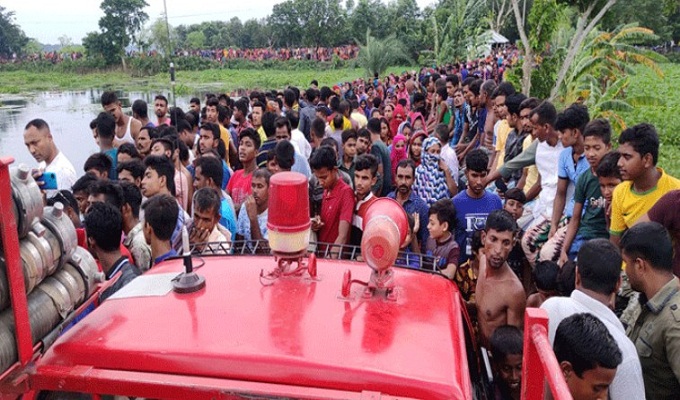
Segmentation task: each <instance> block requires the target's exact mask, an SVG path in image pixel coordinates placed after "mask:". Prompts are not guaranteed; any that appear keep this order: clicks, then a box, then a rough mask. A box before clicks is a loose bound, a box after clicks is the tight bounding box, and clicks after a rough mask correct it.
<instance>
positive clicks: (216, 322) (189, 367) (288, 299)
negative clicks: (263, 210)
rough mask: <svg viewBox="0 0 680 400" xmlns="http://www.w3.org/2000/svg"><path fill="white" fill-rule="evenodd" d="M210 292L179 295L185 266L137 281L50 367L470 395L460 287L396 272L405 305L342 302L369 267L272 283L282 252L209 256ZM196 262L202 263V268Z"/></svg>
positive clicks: (167, 267) (324, 269)
mask: <svg viewBox="0 0 680 400" xmlns="http://www.w3.org/2000/svg"><path fill="white" fill-rule="evenodd" d="M203 260H204V261H205V264H204V265H203V266H202V267H201V268H199V269H198V270H197V272H198V273H199V274H201V275H202V276H204V277H205V279H206V287H205V288H204V289H202V290H200V291H198V292H196V293H192V294H177V293H175V292H173V291H171V290H169V289H168V288H171V283H170V281H171V279H172V278H173V277H174V276H176V275H177V274H178V273H180V272H181V271H182V270H183V266H182V261H181V260H179V259H175V260H168V261H166V262H164V263H163V264H161V265H159V266H156V267H154V268H153V269H152V270H150V271H149V272H147V273H146V274H145V275H143V276H141V277H139V278H137V280H136V281H133V282H132V283H130V284H129V285H128V286H127V287H125V288H123V289H122V290H121V291H120V292H118V293H117V296H114V297H112V298H110V299H108V300H106V301H105V302H104V303H103V304H102V305H101V306H100V307H98V308H97V309H96V310H94V311H93V312H92V313H91V314H90V315H88V316H87V317H86V318H84V319H83V320H82V321H80V322H79V323H78V324H77V325H76V326H75V327H73V328H72V329H70V330H69V331H68V332H66V333H65V334H64V335H63V336H62V337H61V338H59V339H58V340H57V342H56V343H55V344H54V345H53V346H52V347H51V348H50V349H49V350H48V351H47V352H46V354H45V356H44V357H43V358H41V359H40V360H39V361H38V362H37V367H38V370H39V369H40V368H41V367H45V366H50V365H53V366H65V367H87V368H92V369H103V370H121V371H132V372H135V371H137V372H153V373H163V374H172V375H179V376H183V375H184V376H200V377H211V378H221V379H234V380H244V381H252V382H267V383H285V384H289V385H297V386H301V387H315V388H327V389H342V390H351V391H362V390H371V391H376V392H380V393H383V394H388V395H393V396H408V397H416V398H427V399H433V398H456V399H461V398H469V396H470V393H469V391H470V386H469V372H468V371H467V361H466V355H465V340H464V334H463V326H462V323H463V322H462V319H461V303H460V300H459V298H458V294H457V292H456V289H455V285H453V284H452V282H450V281H448V280H447V279H445V278H444V277H442V276H439V275H435V274H431V273H427V272H422V271H416V270H410V269H401V268H399V269H395V270H394V272H395V276H394V279H395V282H396V289H395V295H396V296H395V299H393V300H387V299H385V298H368V299H366V298H363V297H362V293H363V291H362V287H360V286H357V285H355V286H354V287H353V289H352V292H351V295H350V296H349V300H348V299H345V298H343V297H342V296H341V294H340V292H341V284H342V279H343V273H344V272H345V270H347V269H350V270H351V273H352V277H354V278H359V279H367V278H368V276H369V275H370V269H369V268H368V267H367V266H366V265H365V264H361V263H357V262H344V261H331V260H319V261H318V277H317V279H311V278H309V277H306V278H305V277H290V278H280V279H278V280H275V281H273V282H269V283H272V284H271V285H269V286H267V285H263V284H262V283H261V282H260V279H259V276H260V271H261V270H264V271H265V272H267V271H271V270H272V269H274V267H275V262H274V259H273V257H243V256H224V257H216V256H208V257H204V258H203ZM198 263H199V262H198V261H196V260H195V261H194V264H198Z"/></svg>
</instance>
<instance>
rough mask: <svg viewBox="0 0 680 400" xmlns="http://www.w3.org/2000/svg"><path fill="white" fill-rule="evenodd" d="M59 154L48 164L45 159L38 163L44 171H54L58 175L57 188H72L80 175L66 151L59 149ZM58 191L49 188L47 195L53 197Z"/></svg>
mask: <svg viewBox="0 0 680 400" xmlns="http://www.w3.org/2000/svg"><path fill="white" fill-rule="evenodd" d="M57 151H58V152H57V156H56V157H54V159H53V160H52V162H51V163H50V164H49V165H47V163H46V162H45V161H41V162H40V164H39V165H38V168H40V170H41V171H43V172H54V175H55V176H56V177H57V189H58V190H63V189H66V190H71V186H73V184H74V183H76V180H77V179H78V176H77V175H76V170H75V168H73V164H71V161H69V160H68V158H66V156H65V155H64V153H62V152H61V151H59V150H57ZM56 193H57V191H56V190H47V197H52V196H54V195H55V194H56Z"/></svg>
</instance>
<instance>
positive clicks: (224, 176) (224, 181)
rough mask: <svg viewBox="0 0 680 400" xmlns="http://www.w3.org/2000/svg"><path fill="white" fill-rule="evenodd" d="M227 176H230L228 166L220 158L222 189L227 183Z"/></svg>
mask: <svg viewBox="0 0 680 400" xmlns="http://www.w3.org/2000/svg"><path fill="white" fill-rule="evenodd" d="M229 178H231V172H230V170H229V166H228V165H227V162H226V161H224V160H222V190H224V189H226V188H227V184H228V183H229Z"/></svg>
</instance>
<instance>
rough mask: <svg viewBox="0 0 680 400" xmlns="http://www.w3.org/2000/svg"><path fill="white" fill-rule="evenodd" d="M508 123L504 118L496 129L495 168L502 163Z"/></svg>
mask: <svg viewBox="0 0 680 400" xmlns="http://www.w3.org/2000/svg"><path fill="white" fill-rule="evenodd" d="M511 130H512V129H511V128H510V125H509V124H508V120H507V119H504V120H502V121H501V122H500V124H499V125H498V130H497V131H496V151H497V152H498V155H497V156H496V169H498V168H500V167H501V166H502V165H503V159H504V158H505V142H507V141H508V135H510V131H511Z"/></svg>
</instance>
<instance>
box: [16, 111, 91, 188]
mask: <svg viewBox="0 0 680 400" xmlns="http://www.w3.org/2000/svg"><path fill="white" fill-rule="evenodd" d="M24 143H25V144H26V148H27V149H28V151H29V152H30V153H31V155H32V156H33V158H35V160H36V161H38V162H39V163H40V164H39V165H38V168H39V172H37V174H35V176H40V175H42V174H43V173H45V172H52V173H54V175H55V176H56V180H57V187H56V188H55V189H54V190H46V192H47V197H52V196H54V195H55V194H56V193H57V191H58V190H62V189H66V190H70V189H71V186H73V184H74V183H75V182H76V179H77V178H78V177H77V175H76V170H75V168H73V164H71V162H70V161H69V160H68V158H66V156H65V155H64V153H62V152H61V151H59V149H58V148H57V145H56V144H55V143H54V138H53V137H52V133H51V132H50V127H49V125H47V122H45V121H44V120H42V119H39V118H38V119H34V120H32V121H30V122H29V123H28V124H27V125H26V128H24ZM41 182H44V181H41V180H40V179H38V184H39V185H41V187H42V186H43V185H44V183H41Z"/></svg>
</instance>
